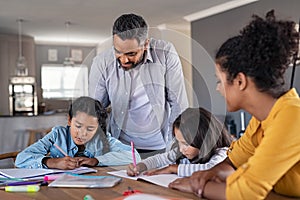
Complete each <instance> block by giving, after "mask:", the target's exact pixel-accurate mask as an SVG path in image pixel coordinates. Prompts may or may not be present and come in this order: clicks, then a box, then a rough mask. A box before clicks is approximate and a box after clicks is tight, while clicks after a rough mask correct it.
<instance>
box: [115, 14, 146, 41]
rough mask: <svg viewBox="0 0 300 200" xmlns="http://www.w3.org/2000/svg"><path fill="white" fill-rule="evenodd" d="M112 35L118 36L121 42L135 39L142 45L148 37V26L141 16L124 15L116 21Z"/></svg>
mask: <svg viewBox="0 0 300 200" xmlns="http://www.w3.org/2000/svg"><path fill="white" fill-rule="evenodd" d="M112 33H113V35H115V34H116V35H118V36H119V37H120V38H121V39H122V40H126V39H136V40H137V41H138V43H139V44H140V45H142V44H143V42H144V41H145V40H146V38H147V37H148V26H147V23H146V21H145V20H144V19H143V18H142V17H141V16H138V15H135V14H124V15H121V16H120V17H119V18H117V19H116V21H115V23H114V25H113V30H112Z"/></svg>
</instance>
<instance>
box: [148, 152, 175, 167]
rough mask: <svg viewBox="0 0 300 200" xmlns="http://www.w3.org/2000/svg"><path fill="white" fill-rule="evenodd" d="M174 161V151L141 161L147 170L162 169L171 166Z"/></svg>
mask: <svg viewBox="0 0 300 200" xmlns="http://www.w3.org/2000/svg"><path fill="white" fill-rule="evenodd" d="M175 159H176V152H175V150H170V151H168V152H165V153H160V154H156V155H154V156H150V157H148V158H146V159H144V160H143V161H142V163H144V164H145V165H146V166H147V170H149V169H155V168H160V167H164V166H166V165H170V164H173V163H174V161H175Z"/></svg>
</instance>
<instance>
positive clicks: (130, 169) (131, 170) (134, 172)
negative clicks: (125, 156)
mask: <svg viewBox="0 0 300 200" xmlns="http://www.w3.org/2000/svg"><path fill="white" fill-rule="evenodd" d="M146 170H147V166H146V165H145V164H144V163H138V164H137V165H136V167H134V166H133V164H132V163H131V164H129V165H128V166H127V175H128V176H138V175H139V174H140V173H141V172H143V171H146Z"/></svg>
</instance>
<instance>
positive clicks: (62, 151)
mask: <svg viewBox="0 0 300 200" xmlns="http://www.w3.org/2000/svg"><path fill="white" fill-rule="evenodd" d="M49 141H50V142H51V143H52V144H53V145H54V146H55V147H56V148H57V149H58V150H59V151H60V152H61V153H62V154H64V155H65V156H68V154H67V153H66V152H64V150H62V149H61V148H60V147H59V146H58V145H57V144H55V143H54V142H53V141H52V140H51V139H49Z"/></svg>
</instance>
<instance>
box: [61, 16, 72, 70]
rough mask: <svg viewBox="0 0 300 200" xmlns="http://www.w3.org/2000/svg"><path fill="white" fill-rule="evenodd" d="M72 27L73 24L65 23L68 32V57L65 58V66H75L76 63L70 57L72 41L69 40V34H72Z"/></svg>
mask: <svg viewBox="0 0 300 200" xmlns="http://www.w3.org/2000/svg"><path fill="white" fill-rule="evenodd" d="M70 25H71V22H70V21H66V22H65V27H66V30H67V44H68V46H67V55H68V56H67V57H65V60H64V63H63V64H64V66H74V61H73V58H72V57H71V55H70V39H69V37H70V36H69V34H70V30H69V29H70Z"/></svg>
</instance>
